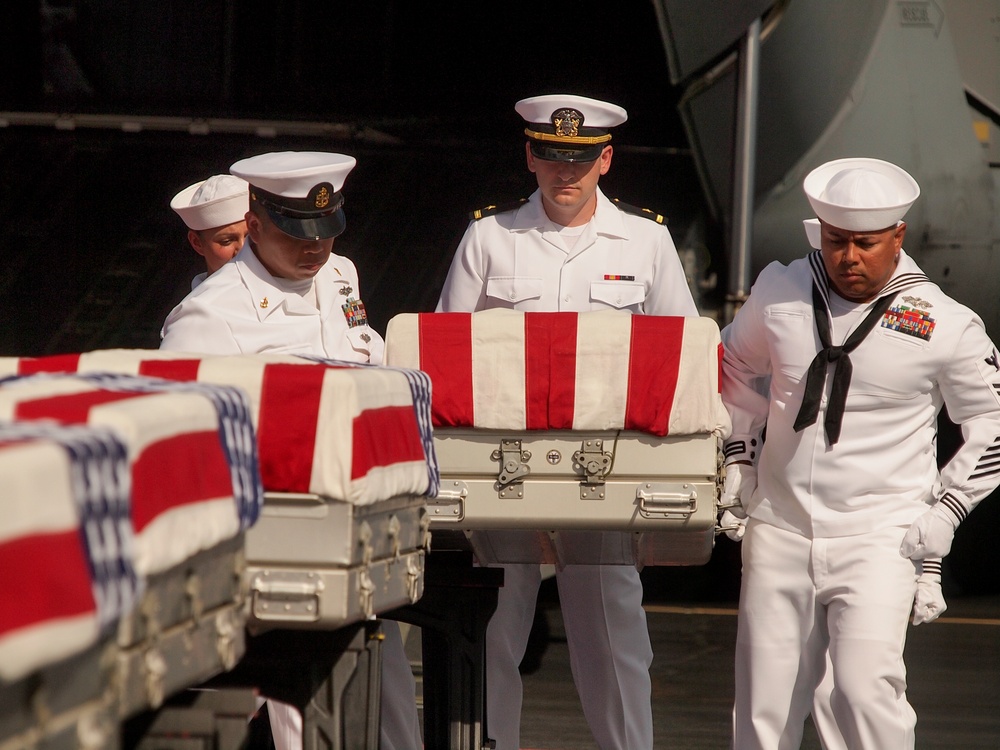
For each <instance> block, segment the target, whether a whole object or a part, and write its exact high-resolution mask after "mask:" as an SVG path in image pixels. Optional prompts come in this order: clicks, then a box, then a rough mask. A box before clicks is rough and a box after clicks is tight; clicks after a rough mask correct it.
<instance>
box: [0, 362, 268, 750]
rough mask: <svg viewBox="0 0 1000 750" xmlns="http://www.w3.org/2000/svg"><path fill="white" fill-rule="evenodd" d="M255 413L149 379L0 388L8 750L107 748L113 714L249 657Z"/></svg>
mask: <svg viewBox="0 0 1000 750" xmlns="http://www.w3.org/2000/svg"><path fill="white" fill-rule="evenodd" d="M247 407H248V404H247V401H246V397H245V395H244V394H243V393H242V392H240V391H238V390H236V389H232V388H224V387H190V386H184V385H182V384H176V383H167V382H161V381H150V380H149V379H146V378H134V377H120V376H114V375H112V376H92V377H88V376H75V375H57V376H37V377H24V378H13V379H8V380H6V381H4V382H2V383H0V505H2V507H3V513H2V514H0V586H2V590H3V597H4V607H3V611H4V614H3V615H2V616H0V747H3V748H6V747H7V746H10V747H18V746H23V743H25V742H26V741H27V738H31V737H33V738H34V739H33V740H32V742H41V741H42V738H44V741H45V742H49V743H54V744H53V746H59V745H58V743H59V742H61V741H62V739H61V738H62V737H63V736H65V737H69V738H73V737H75V733H76V732H78V731H84V730H86V732H88V733H91V734H93V739H94V741H95V742H96V743H97V744H95V746H102V747H114V746H115V744H114V743H116V742H117V725H116V723H115V721H116V720H117V719H118V718H120V717H126V716H130V715H132V714H134V713H137V712H138V711H141V710H144V709H147V708H151V707H155V706H157V705H159V703H160V702H162V700H163V699H164V698H165V697H166V696H167V695H169V694H170V693H171V692H174V691H176V690H179V689H181V688H183V687H187V686H190V685H193V684H197V683H198V682H200V681H203V680H205V679H207V678H208V677H211V676H212V675H215V674H218V673H219V672H222V671H224V670H226V669H229V668H231V667H232V666H233V664H234V663H235V662H236V660H237V659H238V658H239V656H240V655H241V654H242V653H243V651H244V635H243V632H244V629H243V624H244V621H245V610H244V601H243V594H242V587H241V585H240V582H239V579H238V576H237V575H236V564H237V559H238V558H240V557H241V555H242V544H243V537H244V533H245V530H246V529H247V528H248V527H249V526H250V525H251V524H252V523H253V522H254V520H255V519H256V518H257V515H258V514H259V512H260V506H261V500H262V491H261V487H260V480H259V474H258V472H257V457H256V443H255V441H254V439H253V432H252V430H253V428H252V425H251V423H250V420H249V412H248V408H247ZM172 476H179V477H181V478H180V479H178V481H176V482H174V483H172V484H170V485H169V490H168V484H169V483H168V478H169V477H172ZM227 571H228V572H227ZM195 581H196V582H197V583H198V586H197V588H195V587H193V586H192V583H193V582H195ZM165 590H170V591H173V592H175V593H176V594H177V596H175V597H173V600H169V597H165V596H164V595H163V592H164V591H165ZM66 746H76V745H66Z"/></svg>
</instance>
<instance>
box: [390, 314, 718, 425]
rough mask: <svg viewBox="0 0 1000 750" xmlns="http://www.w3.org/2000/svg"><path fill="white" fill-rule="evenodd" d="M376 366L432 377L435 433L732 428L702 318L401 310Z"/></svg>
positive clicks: (714, 330)
mask: <svg viewBox="0 0 1000 750" xmlns="http://www.w3.org/2000/svg"><path fill="white" fill-rule="evenodd" d="M385 358H386V364H389V365H393V366H398V367H411V368H418V369H421V370H423V371H425V372H426V373H428V375H430V378H431V382H432V383H433V388H434V390H433V407H432V415H433V418H434V424H435V425H436V426H439V427H459V426H463V427H469V426H471V427H481V428H486V429H517V430H555V429H572V430H608V429H626V430H637V431H641V432H647V433H650V434H653V435H659V436H663V435H682V434H696V433H716V434H719V435H726V434H728V433H729V430H730V422H729V417H728V414H727V413H726V411H725V408H724V407H723V405H722V400H721V397H720V395H719V366H720V358H721V348H720V336H719V328H718V326H717V325H716V323H715V322H714V321H713V320H711V319H709V318H681V317H658V316H643V315H630V314H628V313H623V312H619V311H613V310H608V311H594V312H583V313H574V312H557V313H538V312H518V311H514V310H506V309H496V310H484V311H480V312H475V313H412V314H411V313H406V314H402V315H397V316H396V317H394V318H393V319H392V320H391V321H390V322H389V326H388V330H387V331H386V354H385Z"/></svg>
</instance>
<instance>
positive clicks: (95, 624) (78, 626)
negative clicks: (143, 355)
mask: <svg viewBox="0 0 1000 750" xmlns="http://www.w3.org/2000/svg"><path fill="white" fill-rule="evenodd" d="M130 486H131V477H130V474H129V470H128V447H127V446H126V445H125V444H124V443H123V442H122V440H121V439H120V438H119V437H118V436H117V435H116V433H115V432H114V431H112V430H109V429H104V428H90V427H83V426H60V425H53V424H48V423H36V422H26V423H11V424H0V602H2V606H0V681H6V682H14V681H16V680H18V679H20V678H22V677H24V676H25V675H27V674H30V673H32V672H33V671H35V670H37V669H40V668H41V667H44V666H46V665H48V664H52V663H55V662H57V661H59V660H60V659H63V658H66V657H68V656H71V655H73V654H75V653H78V652H80V651H83V650H85V649H87V648H89V647H90V646H92V645H94V644H95V643H97V642H98V639H99V638H100V637H101V636H102V635H107V634H108V633H109V632H110V630H111V629H112V628H113V626H114V625H115V624H116V623H117V621H118V619H119V618H120V617H121V616H122V615H124V614H125V613H127V612H128V611H129V610H131V608H132V607H133V605H134V604H135V602H136V601H137V599H138V597H139V596H140V595H141V587H142V583H143V579H142V578H141V577H140V576H138V575H137V574H136V571H135V569H134V567H133V564H132V559H131V554H132V550H133V547H134V539H133V530H132V523H131V518H130V502H129V498H130V492H131V490H130Z"/></svg>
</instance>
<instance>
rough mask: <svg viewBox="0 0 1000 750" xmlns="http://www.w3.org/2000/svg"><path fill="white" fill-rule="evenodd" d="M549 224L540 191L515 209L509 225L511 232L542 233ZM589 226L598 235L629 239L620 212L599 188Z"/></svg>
mask: <svg viewBox="0 0 1000 750" xmlns="http://www.w3.org/2000/svg"><path fill="white" fill-rule="evenodd" d="M549 224H550V220H549V218H548V216H546V215H545V209H544V208H543V207H542V192H541V190H536V191H535V192H534V193H532V194H531V196H530V197H529V198H528V202H527V203H525V204H524V205H523V206H520V207H519V208H518V209H517V213H516V215H515V216H514V221H513V223H512V224H511V231H512V232H528V231H531V230H536V231H539V232H543V233H544V230H545V229H546V228H547V227H548V226H549ZM591 224H592V225H593V228H594V231H595V233H596V234H598V235H603V236H605V237H620V238H622V239H628V237H629V233H628V229H627V227H626V226H625V221H624V219H623V217H622V212H621V211H620V210H619V209H618V207H617V206H615V204H614V203H612V202H611V201H610V200H608V198H607V196H605V195H604V193H603V192H601V189H600V188H597V207H596V209H595V211H594V217H593V219H591ZM583 243H584V238H582V237H581V244H583Z"/></svg>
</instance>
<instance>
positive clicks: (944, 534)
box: [899, 503, 959, 560]
mask: <svg viewBox="0 0 1000 750" xmlns="http://www.w3.org/2000/svg"><path fill="white" fill-rule="evenodd" d="M958 523H959V521H958V518H956V517H955V514H954V513H952V512H951V511H950V510H948V508H946V507H945V506H943V505H941V503H938V504H937V505H933V506H931V508H930V510H928V511H927V512H926V513H924V514H923V515H922V516H920V518H918V519H917V520H916V521H914V522H913V523H912V524H910V528H909V529H908V530H907V532H906V535H905V536H904V537H903V543H902V544H901V545H899V554H901V555H902V556H903V557H909V558H911V559H913V560H923V559H924V558H927V557H944V556H945V555H947V554H948V553H949V552H951V542H952V539H954V538H955V529H957V528H958Z"/></svg>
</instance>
